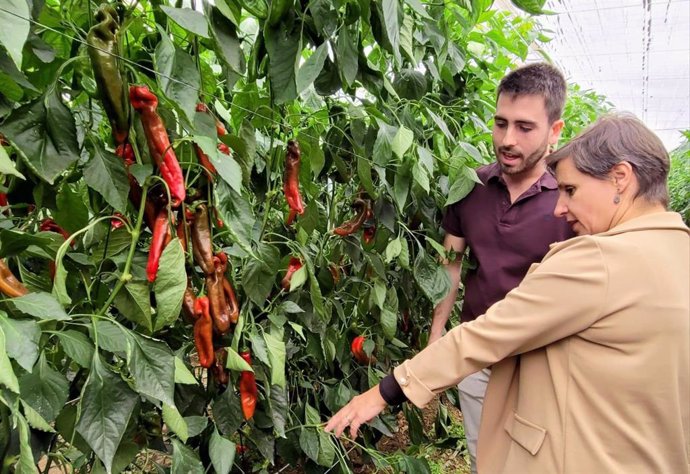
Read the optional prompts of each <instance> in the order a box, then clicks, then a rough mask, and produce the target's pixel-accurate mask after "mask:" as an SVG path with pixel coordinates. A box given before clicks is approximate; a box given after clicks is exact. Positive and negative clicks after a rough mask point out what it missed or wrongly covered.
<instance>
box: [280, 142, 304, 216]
mask: <svg viewBox="0 0 690 474" xmlns="http://www.w3.org/2000/svg"><path fill="white" fill-rule="evenodd" d="M301 160H302V152H301V151H300V149H299V143H297V140H290V141H288V146H287V154H286V155H285V174H284V176H283V193H284V194H285V200H286V201H287V203H288V207H289V208H290V214H289V215H288V218H287V221H286V223H287V224H288V225H290V224H292V222H293V221H294V219H295V216H296V215H297V214H299V215H302V214H304V204H303V203H302V195H301V194H300V190H299V167H300V162H301Z"/></svg>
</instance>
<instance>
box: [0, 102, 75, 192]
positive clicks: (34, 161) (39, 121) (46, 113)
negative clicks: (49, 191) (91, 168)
mask: <svg viewBox="0 0 690 474" xmlns="http://www.w3.org/2000/svg"><path fill="white" fill-rule="evenodd" d="M0 133H2V134H3V135H5V137H7V139H8V140H9V141H10V142H11V143H12V145H14V147H15V148H16V149H17V152H18V153H19V155H20V156H21V157H22V159H24V161H26V163H27V165H29V168H31V169H32V171H33V172H34V173H36V175H38V176H39V177H40V178H41V179H43V180H45V181H47V182H48V183H49V184H53V181H55V178H57V177H58V176H59V175H60V174H61V173H62V172H63V171H65V170H66V169H67V168H69V167H70V166H71V165H72V164H73V163H74V162H75V161H77V160H78V159H79V146H78V144H77V129H76V126H75V124H74V117H73V116H72V113H71V112H70V110H69V109H68V108H67V107H65V105H64V104H63V103H62V102H61V101H60V98H59V97H58V95H57V92H56V91H53V92H48V93H47V94H46V95H45V96H44V97H41V98H38V99H36V100H35V101H33V102H30V103H28V104H26V105H24V106H22V107H20V108H18V109H16V110H14V111H13V112H12V114H10V116H9V117H8V118H7V120H6V121H5V123H4V124H2V126H1V127H0Z"/></svg>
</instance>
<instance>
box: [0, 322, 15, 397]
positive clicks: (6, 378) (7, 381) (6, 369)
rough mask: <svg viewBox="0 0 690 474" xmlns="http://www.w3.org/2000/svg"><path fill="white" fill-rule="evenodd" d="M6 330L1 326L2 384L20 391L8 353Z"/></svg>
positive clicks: (0, 379) (0, 363)
mask: <svg viewBox="0 0 690 474" xmlns="http://www.w3.org/2000/svg"><path fill="white" fill-rule="evenodd" d="M5 341H6V337H5V331H4V330H3V328H2V326H0V384H2V385H4V386H5V387H7V388H9V389H10V390H12V391H13V392H14V393H19V381H18V380H17V376H16V375H15V374H14V369H12V363H11V362H10V358H9V357H8V355H7V350H6V347H7V346H6V343H5Z"/></svg>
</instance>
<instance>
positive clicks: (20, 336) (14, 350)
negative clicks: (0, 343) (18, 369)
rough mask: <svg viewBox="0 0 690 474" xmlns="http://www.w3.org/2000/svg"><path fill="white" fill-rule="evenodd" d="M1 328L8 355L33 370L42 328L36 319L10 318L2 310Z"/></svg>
mask: <svg viewBox="0 0 690 474" xmlns="http://www.w3.org/2000/svg"><path fill="white" fill-rule="evenodd" d="M0 328H1V329H2V330H3V331H4V333H5V348H6V350H7V355H8V356H10V357H11V358H13V359H14V360H16V361H17V363H18V364H19V365H20V366H22V367H23V368H24V370H26V371H27V372H31V371H32V370H33V366H34V364H35V363H36V360H37V359H38V341H39V339H40V338H41V328H40V327H39V326H38V324H37V323H36V322H35V321H30V320H28V319H25V320H18V319H9V318H8V317H7V315H6V314H5V313H4V312H2V311H0Z"/></svg>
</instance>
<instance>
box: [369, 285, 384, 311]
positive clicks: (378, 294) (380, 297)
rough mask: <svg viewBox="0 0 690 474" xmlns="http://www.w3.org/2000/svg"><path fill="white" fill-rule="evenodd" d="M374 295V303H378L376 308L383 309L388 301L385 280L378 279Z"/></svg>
mask: <svg viewBox="0 0 690 474" xmlns="http://www.w3.org/2000/svg"><path fill="white" fill-rule="evenodd" d="M372 294H373V296H374V302H375V303H376V306H378V307H379V308H381V309H383V303H385V301H386V284H385V283H384V282H383V280H379V279H377V280H376V281H375V282H374V288H373V293H372Z"/></svg>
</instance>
